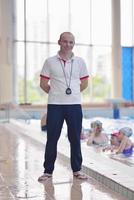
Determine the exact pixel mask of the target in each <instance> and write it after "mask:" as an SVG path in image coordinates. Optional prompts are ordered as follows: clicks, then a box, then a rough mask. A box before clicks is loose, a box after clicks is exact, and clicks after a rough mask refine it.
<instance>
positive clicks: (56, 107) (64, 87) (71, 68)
mask: <svg viewBox="0 0 134 200" xmlns="http://www.w3.org/2000/svg"><path fill="white" fill-rule="evenodd" d="M58 44H59V46H60V50H59V52H58V54H57V55H56V56H53V57H50V58H48V59H47V60H46V61H45V63H44V66H43V69H42V71H41V75H40V77H41V79H40V87H41V88H42V89H43V90H44V91H45V92H46V93H48V106H47V142H46V150H45V161H44V174H43V175H42V176H41V177H39V179H38V180H39V181H45V180H47V179H48V178H50V177H52V173H53V170H54V163H55V160H56V156H57V142H58V139H59V137H60V134H61V129H62V126H63V122H64V120H65V121H66V124H67V132H68V133H67V135H68V139H69V142H70V149H71V158H70V160H71V168H72V171H73V175H74V176H75V177H77V178H79V179H86V178H87V177H86V176H85V175H84V174H83V173H82V172H81V171H80V170H81V164H82V155H81V144H80V134H81V129H82V109H81V99H80V97H81V94H80V92H81V91H83V90H84V89H85V88H87V86H88V72H87V68H86V65H85V62H84V61H83V59H82V58H80V57H76V56H74V54H73V52H72V49H73V47H74V44H75V38H74V36H73V34H72V33H70V32H64V33H62V34H61V35H60V38H59V40H58Z"/></svg>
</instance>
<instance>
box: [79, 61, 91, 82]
mask: <svg viewBox="0 0 134 200" xmlns="http://www.w3.org/2000/svg"><path fill="white" fill-rule="evenodd" d="M88 77H89V72H88V70H87V66H86V63H85V61H84V60H83V59H81V62H80V79H81V80H82V79H85V78H88Z"/></svg>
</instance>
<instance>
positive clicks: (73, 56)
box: [57, 52, 75, 61]
mask: <svg viewBox="0 0 134 200" xmlns="http://www.w3.org/2000/svg"><path fill="white" fill-rule="evenodd" d="M57 58H58V59H60V60H63V59H62V58H61V57H60V55H59V52H58V53H57ZM74 58H75V55H74V53H72V57H71V58H70V59H69V60H67V61H72V60H74Z"/></svg>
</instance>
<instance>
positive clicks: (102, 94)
mask: <svg viewBox="0 0 134 200" xmlns="http://www.w3.org/2000/svg"><path fill="white" fill-rule="evenodd" d="M92 65H93V67H92V72H91V73H92V88H91V91H92V94H91V97H92V100H93V101H94V102H102V101H104V100H105V99H108V98H111V84H112V83H111V80H112V77H111V74H112V73H111V48H110V47H93V58H92Z"/></svg>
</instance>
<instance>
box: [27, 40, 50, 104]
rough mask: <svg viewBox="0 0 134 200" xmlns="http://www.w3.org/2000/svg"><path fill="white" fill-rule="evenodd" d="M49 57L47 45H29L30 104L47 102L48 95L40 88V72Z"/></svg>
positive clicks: (28, 81)
mask: <svg viewBox="0 0 134 200" xmlns="http://www.w3.org/2000/svg"><path fill="white" fill-rule="evenodd" d="M47 56H48V55H47V45H45V44H35V43H31V44H27V56H26V58H27V61H26V63H27V96H28V102H29V103H32V104H34V103H36V104H38V103H46V102H47V101H46V100H47V95H46V93H45V92H43V90H41V88H40V72H41V69H42V66H43V63H44V60H45V59H46V57H47Z"/></svg>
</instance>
